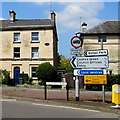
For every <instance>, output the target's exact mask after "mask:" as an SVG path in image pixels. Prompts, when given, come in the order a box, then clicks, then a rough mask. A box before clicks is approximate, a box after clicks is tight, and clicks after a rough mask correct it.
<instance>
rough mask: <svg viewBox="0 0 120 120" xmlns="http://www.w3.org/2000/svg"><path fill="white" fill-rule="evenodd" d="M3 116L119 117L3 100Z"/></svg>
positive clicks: (85, 110) (110, 114)
mask: <svg viewBox="0 0 120 120" xmlns="http://www.w3.org/2000/svg"><path fill="white" fill-rule="evenodd" d="M2 118H118V115H116V114H112V113H105V112H100V111H95V110H88V109H80V108H72V107H64V106H54V105H48V104H36V103H30V102H18V101H13V100H2Z"/></svg>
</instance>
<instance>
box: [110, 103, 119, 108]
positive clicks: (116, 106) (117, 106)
mask: <svg viewBox="0 0 120 120" xmlns="http://www.w3.org/2000/svg"><path fill="white" fill-rule="evenodd" d="M111 107H112V108H120V105H119V104H117V105H115V106H111Z"/></svg>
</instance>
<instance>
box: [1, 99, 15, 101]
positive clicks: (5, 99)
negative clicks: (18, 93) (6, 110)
mask: <svg viewBox="0 0 120 120" xmlns="http://www.w3.org/2000/svg"><path fill="white" fill-rule="evenodd" d="M0 101H16V99H1V100H0Z"/></svg>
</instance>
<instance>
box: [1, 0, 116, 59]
mask: <svg viewBox="0 0 120 120" xmlns="http://www.w3.org/2000/svg"><path fill="white" fill-rule="evenodd" d="M23 1H24V2H23ZM56 1H57V2H56ZM76 1H78V2H76ZM83 1H84V2H83ZM99 1H100V0H99ZM113 1H114V2H113ZM0 6H1V8H2V9H1V10H2V12H1V13H2V14H1V15H0V19H9V11H10V10H11V9H12V10H14V11H15V12H16V14H17V15H16V16H17V19H48V18H50V11H51V10H54V11H55V13H56V24H57V31H58V39H59V42H58V47H59V48H58V50H59V53H60V54H62V55H65V56H66V57H71V56H70V49H71V48H72V46H71V44H70V39H71V38H72V37H73V36H74V35H75V32H78V31H80V30H81V23H83V22H86V23H87V24H88V28H91V27H94V26H96V25H98V24H101V23H102V22H104V21H106V20H118V2H117V0H109V1H103V0H101V2H98V0H92V1H91V0H86V1H85V0H74V2H73V0H68V1H67V0H64V1H62V0H54V1H53V0H44V2H43V1H42V0H34V1H33V0H2V4H0Z"/></svg>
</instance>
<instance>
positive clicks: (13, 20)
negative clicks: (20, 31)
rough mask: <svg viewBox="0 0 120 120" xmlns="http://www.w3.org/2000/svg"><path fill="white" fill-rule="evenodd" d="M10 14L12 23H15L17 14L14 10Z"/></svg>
mask: <svg viewBox="0 0 120 120" xmlns="http://www.w3.org/2000/svg"><path fill="white" fill-rule="evenodd" d="M9 13H10V22H15V15H16V13H15V12H14V11H13V10H10V11H9Z"/></svg>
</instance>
